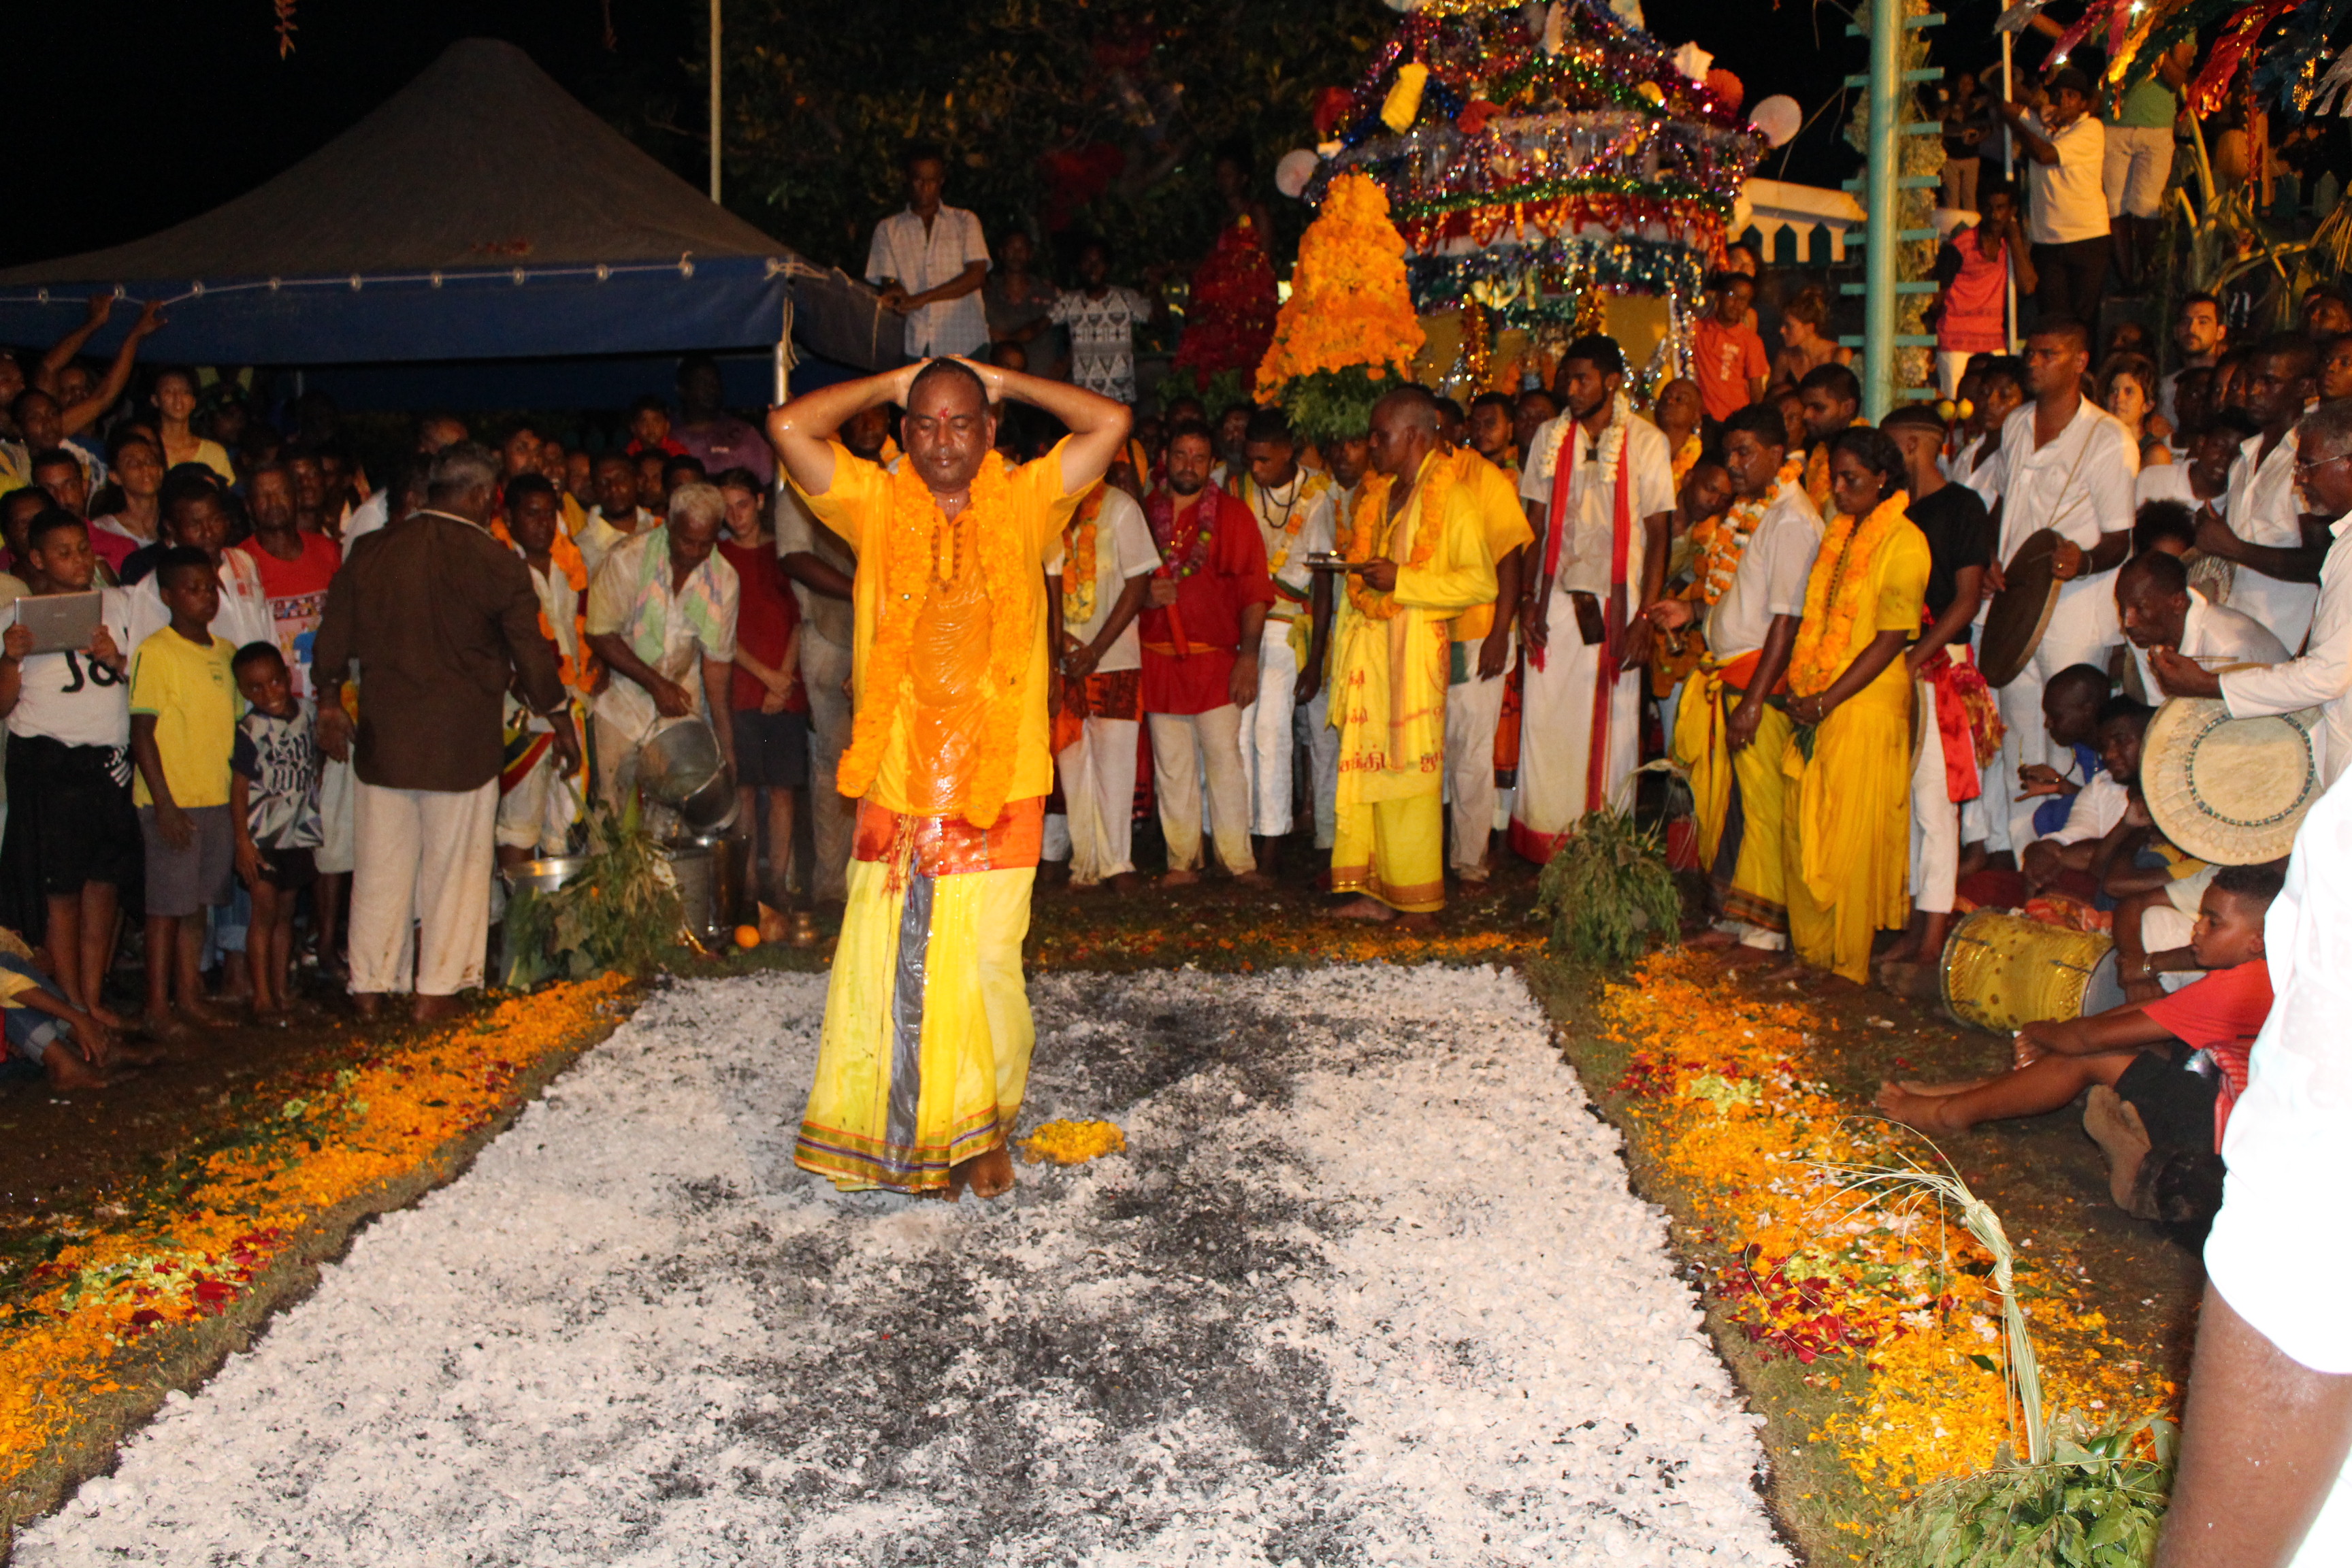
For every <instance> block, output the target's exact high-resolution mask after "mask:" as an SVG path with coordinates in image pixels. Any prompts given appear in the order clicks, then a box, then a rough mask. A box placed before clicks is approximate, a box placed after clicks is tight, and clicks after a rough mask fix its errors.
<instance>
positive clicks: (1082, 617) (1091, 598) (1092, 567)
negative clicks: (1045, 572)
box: [1062, 479, 1110, 628]
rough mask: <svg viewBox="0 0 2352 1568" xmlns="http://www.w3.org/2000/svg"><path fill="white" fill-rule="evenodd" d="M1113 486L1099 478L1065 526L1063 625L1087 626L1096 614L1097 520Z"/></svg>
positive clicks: (1063, 548) (1063, 542)
mask: <svg viewBox="0 0 2352 1568" xmlns="http://www.w3.org/2000/svg"><path fill="white" fill-rule="evenodd" d="M1108 489H1110V486H1109V482H1108V480H1104V479H1097V480H1096V481H1095V488H1094V489H1090V490H1088V491H1087V499H1086V500H1082V501H1080V502H1079V503H1078V510H1076V511H1075V512H1073V513H1071V514H1070V521H1069V522H1068V524H1067V525H1066V526H1065V527H1064V528H1063V530H1062V625H1063V626H1064V627H1065V628H1067V627H1070V626H1085V625H1087V623H1088V622H1090V621H1092V620H1093V619H1094V618H1095V600H1096V594H1095V589H1096V582H1095V576H1096V562H1095V547H1096V544H1097V532H1098V531H1097V528H1096V526H1095V520H1096V519H1097V518H1098V517H1100V516H1101V515H1102V509H1103V497H1104V495H1105V494H1106V493H1107V492H1108Z"/></svg>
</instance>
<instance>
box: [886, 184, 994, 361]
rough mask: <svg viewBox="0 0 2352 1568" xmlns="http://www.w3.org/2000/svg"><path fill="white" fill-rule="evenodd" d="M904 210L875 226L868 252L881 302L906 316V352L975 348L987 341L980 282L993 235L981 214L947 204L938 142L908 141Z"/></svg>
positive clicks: (920, 354) (920, 355)
mask: <svg viewBox="0 0 2352 1568" xmlns="http://www.w3.org/2000/svg"><path fill="white" fill-rule="evenodd" d="M905 167H906V171H907V210H906V211H905V212H902V213H893V214H891V215H890V216H888V217H886V218H884V219H883V220H882V221H881V222H880V223H878V224H876V225H875V226H874V244H873V247H872V248H871V249H869V250H868V251H867V252H866V281H867V282H868V283H872V284H874V285H876V286H877V287H878V288H880V289H881V290H882V303H883V304H885V305H887V306H888V307H889V308H890V309H891V310H896V311H898V313H899V314H901V315H903V316H905V317H906V318H907V353H908V357H909V358H911V359H928V358H930V357H931V356H933V355H937V354H973V353H979V352H980V351H981V350H982V349H983V348H985V347H986V346H987V345H988V308H987V306H986V304H985V303H984V302H983V301H982V299H981V297H980V286H981V285H982V283H984V282H986V281H987V280H988V241H987V240H986V239H984V238H983V237H982V235H981V231H980V218H979V216H978V215H977V214H975V213H972V212H971V211H969V210H967V209H966V208H963V207H951V206H944V205H940V192H941V191H943V190H945V189H946V188H947V178H948V164H947V158H946V156H945V154H943V153H941V152H940V150H939V149H938V148H937V147H930V146H917V147H911V148H908V151H907V159H906V164H905Z"/></svg>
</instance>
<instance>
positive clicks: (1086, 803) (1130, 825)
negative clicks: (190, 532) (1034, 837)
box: [1045, 718, 1197, 888]
mask: <svg viewBox="0 0 2352 1568" xmlns="http://www.w3.org/2000/svg"><path fill="white" fill-rule="evenodd" d="M1139 727H1140V726H1139V725H1138V724H1137V722H1136V721H1134V720H1132V719H1091V718H1090V719H1088V720H1087V721H1086V728H1085V730H1084V731H1082V732H1081V733H1080V734H1079V736H1078V738H1077V740H1076V741H1075V742H1072V743H1071V744H1069V745H1067V746H1065V747H1064V748H1062V750H1061V751H1060V752H1057V753H1056V754H1055V758H1054V762H1055V765H1056V766H1058V767H1059V768H1060V769H1061V770H1062V802H1063V806H1064V811H1065V815H1064V816H1063V817H1062V818H1061V821H1062V823H1063V831H1062V834H1061V835H1060V837H1061V838H1062V839H1063V840H1064V841H1066V847H1067V850H1068V854H1069V858H1070V882H1071V885H1072V886H1074V887H1080V888H1090V887H1092V886H1094V885H1095V884H1096V883H1097V882H1102V881H1108V879H1111V878H1113V877H1120V876H1125V875H1126V874H1127V873H1128V872H1129V871H1132V870H1134V869H1135V855H1134V845H1135V754H1136V753H1135V743H1136V731H1137V730H1138V729H1139ZM1054 822H1055V818H1053V817H1050V816H1049V817H1047V818H1046V819H1045V824H1046V835H1045V837H1046V845H1045V851H1046V853H1045V858H1046V859H1048V860H1058V859H1060V858H1061V856H1059V855H1056V854H1055V853H1053V851H1054V850H1055V849H1056V848H1060V847H1064V845H1063V844H1060V843H1056V842H1055V833H1054V832H1053V825H1054ZM1196 853H1197V847H1196Z"/></svg>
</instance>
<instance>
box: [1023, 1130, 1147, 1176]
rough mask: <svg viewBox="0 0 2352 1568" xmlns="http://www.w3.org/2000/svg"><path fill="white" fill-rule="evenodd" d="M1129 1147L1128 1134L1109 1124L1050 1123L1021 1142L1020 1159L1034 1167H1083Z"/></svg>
mask: <svg viewBox="0 0 2352 1568" xmlns="http://www.w3.org/2000/svg"><path fill="white" fill-rule="evenodd" d="M1126 1148H1127V1134H1126V1133H1124V1132H1121V1131H1119V1130H1118V1128H1117V1127H1114V1126H1112V1125H1111V1124H1110V1123H1109V1122H1108V1121H1048V1122H1046V1123H1045V1125H1044V1126H1042V1127H1040V1128H1038V1129H1037V1131H1034V1132H1032V1133H1031V1134H1029V1136H1028V1137H1026V1138H1024V1139H1023V1140H1021V1157H1022V1158H1023V1159H1024V1160H1026V1161H1028V1162H1029V1163H1031V1164H1033V1165H1035V1164H1041V1163H1044V1162H1045V1161H1047V1160H1051V1161H1053V1162H1054V1163H1055V1164H1056V1165H1083V1164H1085V1163H1087V1161H1088V1160H1099V1159H1101V1158H1102V1157H1103V1156H1104V1155H1105V1154H1117V1153H1119V1152H1122V1151H1124V1150H1125V1149H1126Z"/></svg>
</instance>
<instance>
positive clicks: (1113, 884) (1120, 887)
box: [1103, 871, 1143, 893]
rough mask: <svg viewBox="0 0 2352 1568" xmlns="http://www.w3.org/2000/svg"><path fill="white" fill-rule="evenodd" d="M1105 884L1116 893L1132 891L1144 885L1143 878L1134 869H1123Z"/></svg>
mask: <svg viewBox="0 0 2352 1568" xmlns="http://www.w3.org/2000/svg"><path fill="white" fill-rule="evenodd" d="M1103 886H1105V887H1107V888H1108V889H1110V890H1111V891H1112V892H1114V893H1131V892H1133V891H1135V890H1136V889H1138V888H1140V887H1141V886H1143V879H1142V878H1141V877H1139V876H1138V875H1137V874H1136V873H1134V872H1133V871H1121V872H1120V873H1119V874H1118V876H1116V877H1113V878H1112V879H1110V880H1109V881H1108V882H1106V883H1104V884H1103Z"/></svg>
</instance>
